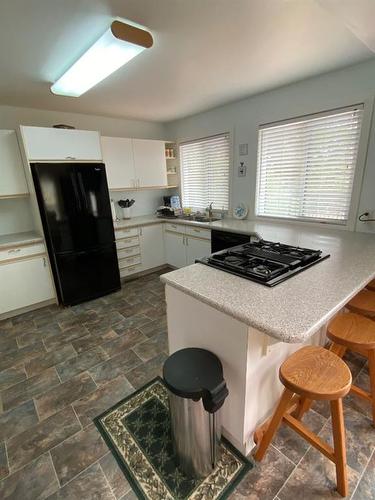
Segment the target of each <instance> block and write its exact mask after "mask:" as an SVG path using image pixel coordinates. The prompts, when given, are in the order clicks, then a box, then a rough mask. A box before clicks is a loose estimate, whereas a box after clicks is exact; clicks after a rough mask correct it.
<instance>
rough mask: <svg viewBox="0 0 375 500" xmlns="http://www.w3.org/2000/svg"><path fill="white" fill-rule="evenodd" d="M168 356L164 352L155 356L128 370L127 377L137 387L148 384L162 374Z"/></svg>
mask: <svg viewBox="0 0 375 500" xmlns="http://www.w3.org/2000/svg"><path fill="white" fill-rule="evenodd" d="M167 357H168V356H167V355H166V354H164V353H161V354H158V355H157V356H156V357H155V358H153V359H151V360H150V361H147V362H146V363H144V364H141V365H139V366H137V367H136V368H134V369H133V370H131V371H130V372H128V373H127V374H126V378H127V379H128V380H129V382H130V383H131V385H132V386H133V387H134V388H135V389H138V388H139V387H142V385H144V384H146V383H147V382H149V381H150V380H152V379H153V378H154V377H157V376H158V375H159V376H161V375H162V369H163V364H164V361H165V360H166V359H167Z"/></svg>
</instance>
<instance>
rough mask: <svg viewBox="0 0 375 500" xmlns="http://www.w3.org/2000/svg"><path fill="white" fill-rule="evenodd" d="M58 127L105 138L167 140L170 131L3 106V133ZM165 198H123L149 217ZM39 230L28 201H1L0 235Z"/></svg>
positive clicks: (143, 195) (147, 195) (154, 125)
mask: <svg viewBox="0 0 375 500" xmlns="http://www.w3.org/2000/svg"><path fill="white" fill-rule="evenodd" d="M58 123H64V124H68V125H73V126H74V127H76V128H77V129H87V130H99V131H100V133H101V134H102V135H108V136H115V137H116V136H118V137H135V138H140V139H165V138H166V127H165V126H164V125H163V124H161V123H156V122H146V121H139V120H126V119H118V118H109V117H105V116H96V115H85V114H79V113H62V112H59V111H48V110H41V109H32V108H19V107H14V106H1V105H0V129H14V130H15V129H17V128H18V126H19V125H35V126H41V127H50V126H52V125H55V124H58ZM163 194H168V193H164V191H162V190H160V191H159V190H157V191H151V190H150V191H144V192H142V193H141V192H138V193H123V196H124V195H126V196H125V198H128V197H129V196H130V195H132V197H133V198H135V199H136V204H135V206H134V211H133V213H134V215H146V214H149V213H152V212H154V211H155V210H156V208H157V207H158V206H159V205H160V204H161V201H159V200H161V199H162V196H163ZM116 196H117V194H116ZM120 197H121V196H120ZM118 199H119V198H118ZM118 208H119V207H118ZM35 228H38V224H37V223H36V222H34V221H33V218H32V216H31V211H30V209H29V201H28V200H25V199H22V200H11V201H7V200H0V235H2V234H8V233H18V232H22V231H30V230H33V229H35Z"/></svg>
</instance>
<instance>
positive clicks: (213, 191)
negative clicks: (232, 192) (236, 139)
mask: <svg viewBox="0 0 375 500" xmlns="http://www.w3.org/2000/svg"><path fill="white" fill-rule="evenodd" d="M229 157H230V154H229V134H221V135H215V136H214V137H207V138H205V139H199V140H196V141H191V142H185V143H183V144H181V145H180V159H181V173H182V203H183V206H185V207H191V208H192V209H194V210H202V209H205V208H206V207H207V206H208V205H209V203H211V202H212V203H213V208H214V209H216V210H221V209H222V208H224V210H228V205H229V161H230V160H229Z"/></svg>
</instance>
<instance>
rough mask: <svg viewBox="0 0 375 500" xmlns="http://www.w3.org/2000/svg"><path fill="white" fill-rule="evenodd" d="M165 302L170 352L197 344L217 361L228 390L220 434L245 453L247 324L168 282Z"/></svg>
mask: <svg viewBox="0 0 375 500" xmlns="http://www.w3.org/2000/svg"><path fill="white" fill-rule="evenodd" d="M166 301H167V320H168V342H169V352H170V354H172V353H173V352H175V351H177V350H179V349H183V348H185V347H200V348H203V349H207V350H209V351H211V352H213V353H214V354H216V355H217V356H218V357H219V359H220V360H221V362H222V364H223V369H224V377H225V380H226V382H227V386H228V390H229V396H228V398H227V399H226V401H225V403H224V406H223V408H222V424H223V434H224V435H225V436H226V437H227V438H228V439H229V440H230V441H231V442H232V443H233V444H234V445H235V446H236V447H238V448H239V449H240V450H241V451H242V452H245V440H244V430H245V426H244V424H245V421H244V418H245V404H246V403H245V400H246V382H247V381H246V372H247V353H248V345H247V344H248V327H247V326H246V325H245V324H243V323H241V322H240V321H238V320H235V319H233V318H232V317H230V316H228V315H226V314H224V313H222V312H220V311H218V310H216V309H214V308H212V307H210V306H208V305H207V304H205V303H203V302H200V301H199V300H197V299H195V298H193V297H191V296H190V295H187V294H185V293H183V292H181V291H179V290H177V289H176V288H174V287H171V286H168V285H166Z"/></svg>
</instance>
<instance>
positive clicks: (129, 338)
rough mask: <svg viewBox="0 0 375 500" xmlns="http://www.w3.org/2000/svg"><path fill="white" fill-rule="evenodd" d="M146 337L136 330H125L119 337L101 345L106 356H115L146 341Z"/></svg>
mask: <svg viewBox="0 0 375 500" xmlns="http://www.w3.org/2000/svg"><path fill="white" fill-rule="evenodd" d="M146 339H147V337H146V336H145V335H143V333H141V332H140V331H139V330H137V329H127V330H125V331H124V332H123V333H122V335H121V337H117V338H115V339H113V340H110V341H109V342H106V343H105V344H103V345H102V347H103V349H104V351H105V352H106V353H107V354H108V356H110V357H112V356H116V354H119V353H120V352H122V351H127V350H128V349H129V348H130V347H133V346H135V345H136V344H139V343H140V342H143V341H144V340H146Z"/></svg>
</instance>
